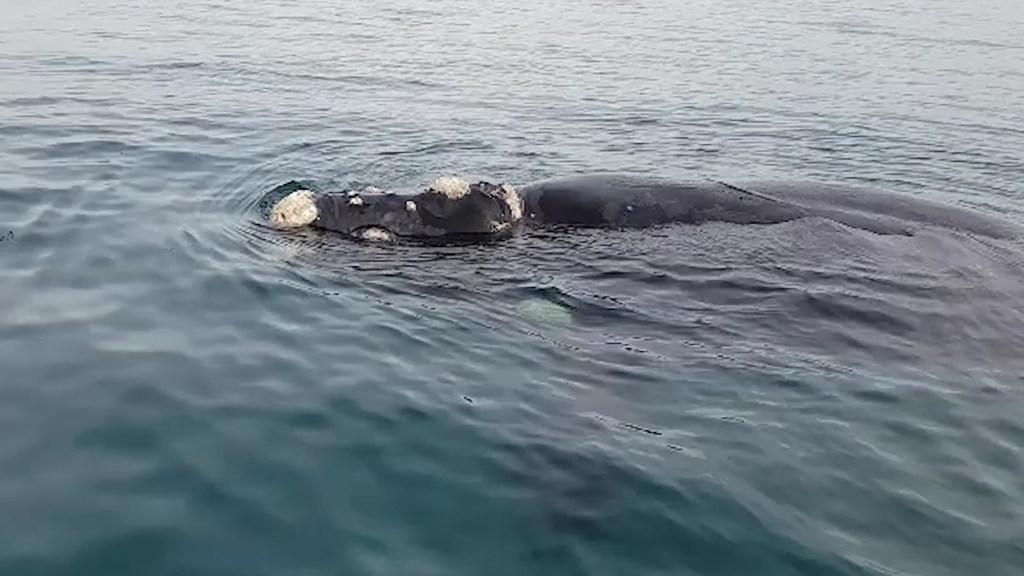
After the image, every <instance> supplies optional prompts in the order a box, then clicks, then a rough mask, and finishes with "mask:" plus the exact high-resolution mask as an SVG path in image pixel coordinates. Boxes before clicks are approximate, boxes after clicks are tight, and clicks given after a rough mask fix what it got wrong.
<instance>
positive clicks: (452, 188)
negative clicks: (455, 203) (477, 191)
mask: <svg viewBox="0 0 1024 576" xmlns="http://www.w3.org/2000/svg"><path fill="white" fill-rule="evenodd" d="M430 190H431V191H432V192H437V193H438V194H440V195H442V196H445V197H448V198H451V199H452V200H456V199H458V198H462V197H463V196H465V195H466V194H469V182H466V181H465V180H463V179H462V178H459V177H458V176H441V177H440V178H437V179H436V180H434V181H433V182H431V183H430Z"/></svg>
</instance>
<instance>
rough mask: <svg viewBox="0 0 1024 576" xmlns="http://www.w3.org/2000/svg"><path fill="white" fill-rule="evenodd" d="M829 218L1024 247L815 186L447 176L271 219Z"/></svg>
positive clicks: (970, 226) (892, 204) (360, 233)
mask: <svg viewBox="0 0 1024 576" xmlns="http://www.w3.org/2000/svg"><path fill="white" fill-rule="evenodd" d="M805 218H823V219H827V220H831V221H834V222H837V223H839V224H842V225H844V226H847V227H850V228H856V229H860V230H865V231H868V232H872V233H875V234H884V235H904V236H908V235H913V234H915V233H916V232H917V231H919V230H921V229H923V228H929V227H931V228H945V229H950V230H956V231H960V232H963V233H967V234H972V235H976V236H983V237H990V238H1021V237H1024V231H1022V229H1021V227H1020V226H1018V225H1016V224H1014V223H1011V222H1007V221H1004V220H1002V219H1000V218H997V217H995V216H989V215H986V214H981V213H978V212H975V211H972V210H969V209H966V208H960V207H956V206H949V205H944V204H941V203H937V202H933V201H929V200H924V199H921V198H916V197H912V196H907V195H902V194H896V193H891V192H883V191H876V190H869V189H862V188H858V187H852V186H846V185H837V184H819V183H808V182H776V181H763V182H757V181H752V182H723V181H690V182H679V181H672V180H666V179H661V178H656V177H649V176H641V175H628V174H627V175H623V174H589V175H580V176H570V177H565V178H556V179H550V180H542V181H538V182H533V183H528V184H525V185H522V186H513V185H509V184H494V183H490V182H484V181H481V182H476V183H472V184H470V183H468V182H466V181H464V180H462V179H460V178H456V177H442V178H439V179H437V180H435V181H434V182H433V183H431V185H430V186H428V187H427V188H426V190H424V191H422V192H419V193H412V194H402V193H394V192H382V191H379V190H370V191H362V192H360V191H347V192H340V193H328V194H315V193H313V192H311V191H308V190H298V191H295V192H293V193H291V194H289V195H288V196H286V197H285V198H283V199H282V200H280V201H279V202H277V204H276V205H275V206H274V208H273V210H272V211H271V214H270V220H271V222H272V224H273V225H275V226H276V227H279V228H296V227H302V226H313V227H317V228H321V229H326V230H332V231H335V232H340V233H343V234H346V235H349V236H351V237H354V238H358V239H363V240H392V239H395V238H399V237H410V238H417V237H423V238H431V237H433V238H436V237H493V236H498V235H502V234H508V233H512V232H514V231H515V230H518V229H521V228H524V227H582V228H638V227H649V226H661V225H668V224H690V225H700V224H706V223H711V222H724V223H733V224H743V225H772V224H780V223H783V222H790V221H794V220H799V219H805Z"/></svg>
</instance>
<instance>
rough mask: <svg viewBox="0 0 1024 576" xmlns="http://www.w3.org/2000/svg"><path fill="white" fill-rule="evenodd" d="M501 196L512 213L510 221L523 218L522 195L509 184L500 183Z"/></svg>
mask: <svg viewBox="0 0 1024 576" xmlns="http://www.w3.org/2000/svg"><path fill="white" fill-rule="evenodd" d="M501 198H502V200H504V201H505V204H507V205H508V209H509V212H510V213H511V215H512V221H513V222H518V221H519V220H522V218H523V197H522V196H520V195H519V192H518V191H517V190H516V189H515V188H514V187H513V186H512V185H511V184H502V185H501Z"/></svg>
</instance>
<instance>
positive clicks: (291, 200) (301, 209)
mask: <svg viewBox="0 0 1024 576" xmlns="http://www.w3.org/2000/svg"><path fill="white" fill-rule="evenodd" d="M317 216H318V213H317V209H316V195H315V194H313V192H311V191H309V190H296V191H295V192H292V193H291V194H289V195H287V196H285V197H284V198H282V199H280V200H278V202H277V204H275V205H274V208H273V209H272V210H271V211H270V223H271V224H273V225H274V226H275V227H277V228H301V227H303V226H308V225H310V224H312V223H313V222H314V221H316V219H317Z"/></svg>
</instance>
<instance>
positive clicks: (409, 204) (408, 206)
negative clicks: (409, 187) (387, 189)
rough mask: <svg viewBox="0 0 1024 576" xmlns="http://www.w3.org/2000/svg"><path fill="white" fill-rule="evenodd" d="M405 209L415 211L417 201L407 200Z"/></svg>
mask: <svg viewBox="0 0 1024 576" xmlns="http://www.w3.org/2000/svg"><path fill="white" fill-rule="evenodd" d="M405 210H406V212H415V211H416V203H415V202H413V201H412V200H408V201H406V203H405Z"/></svg>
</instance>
